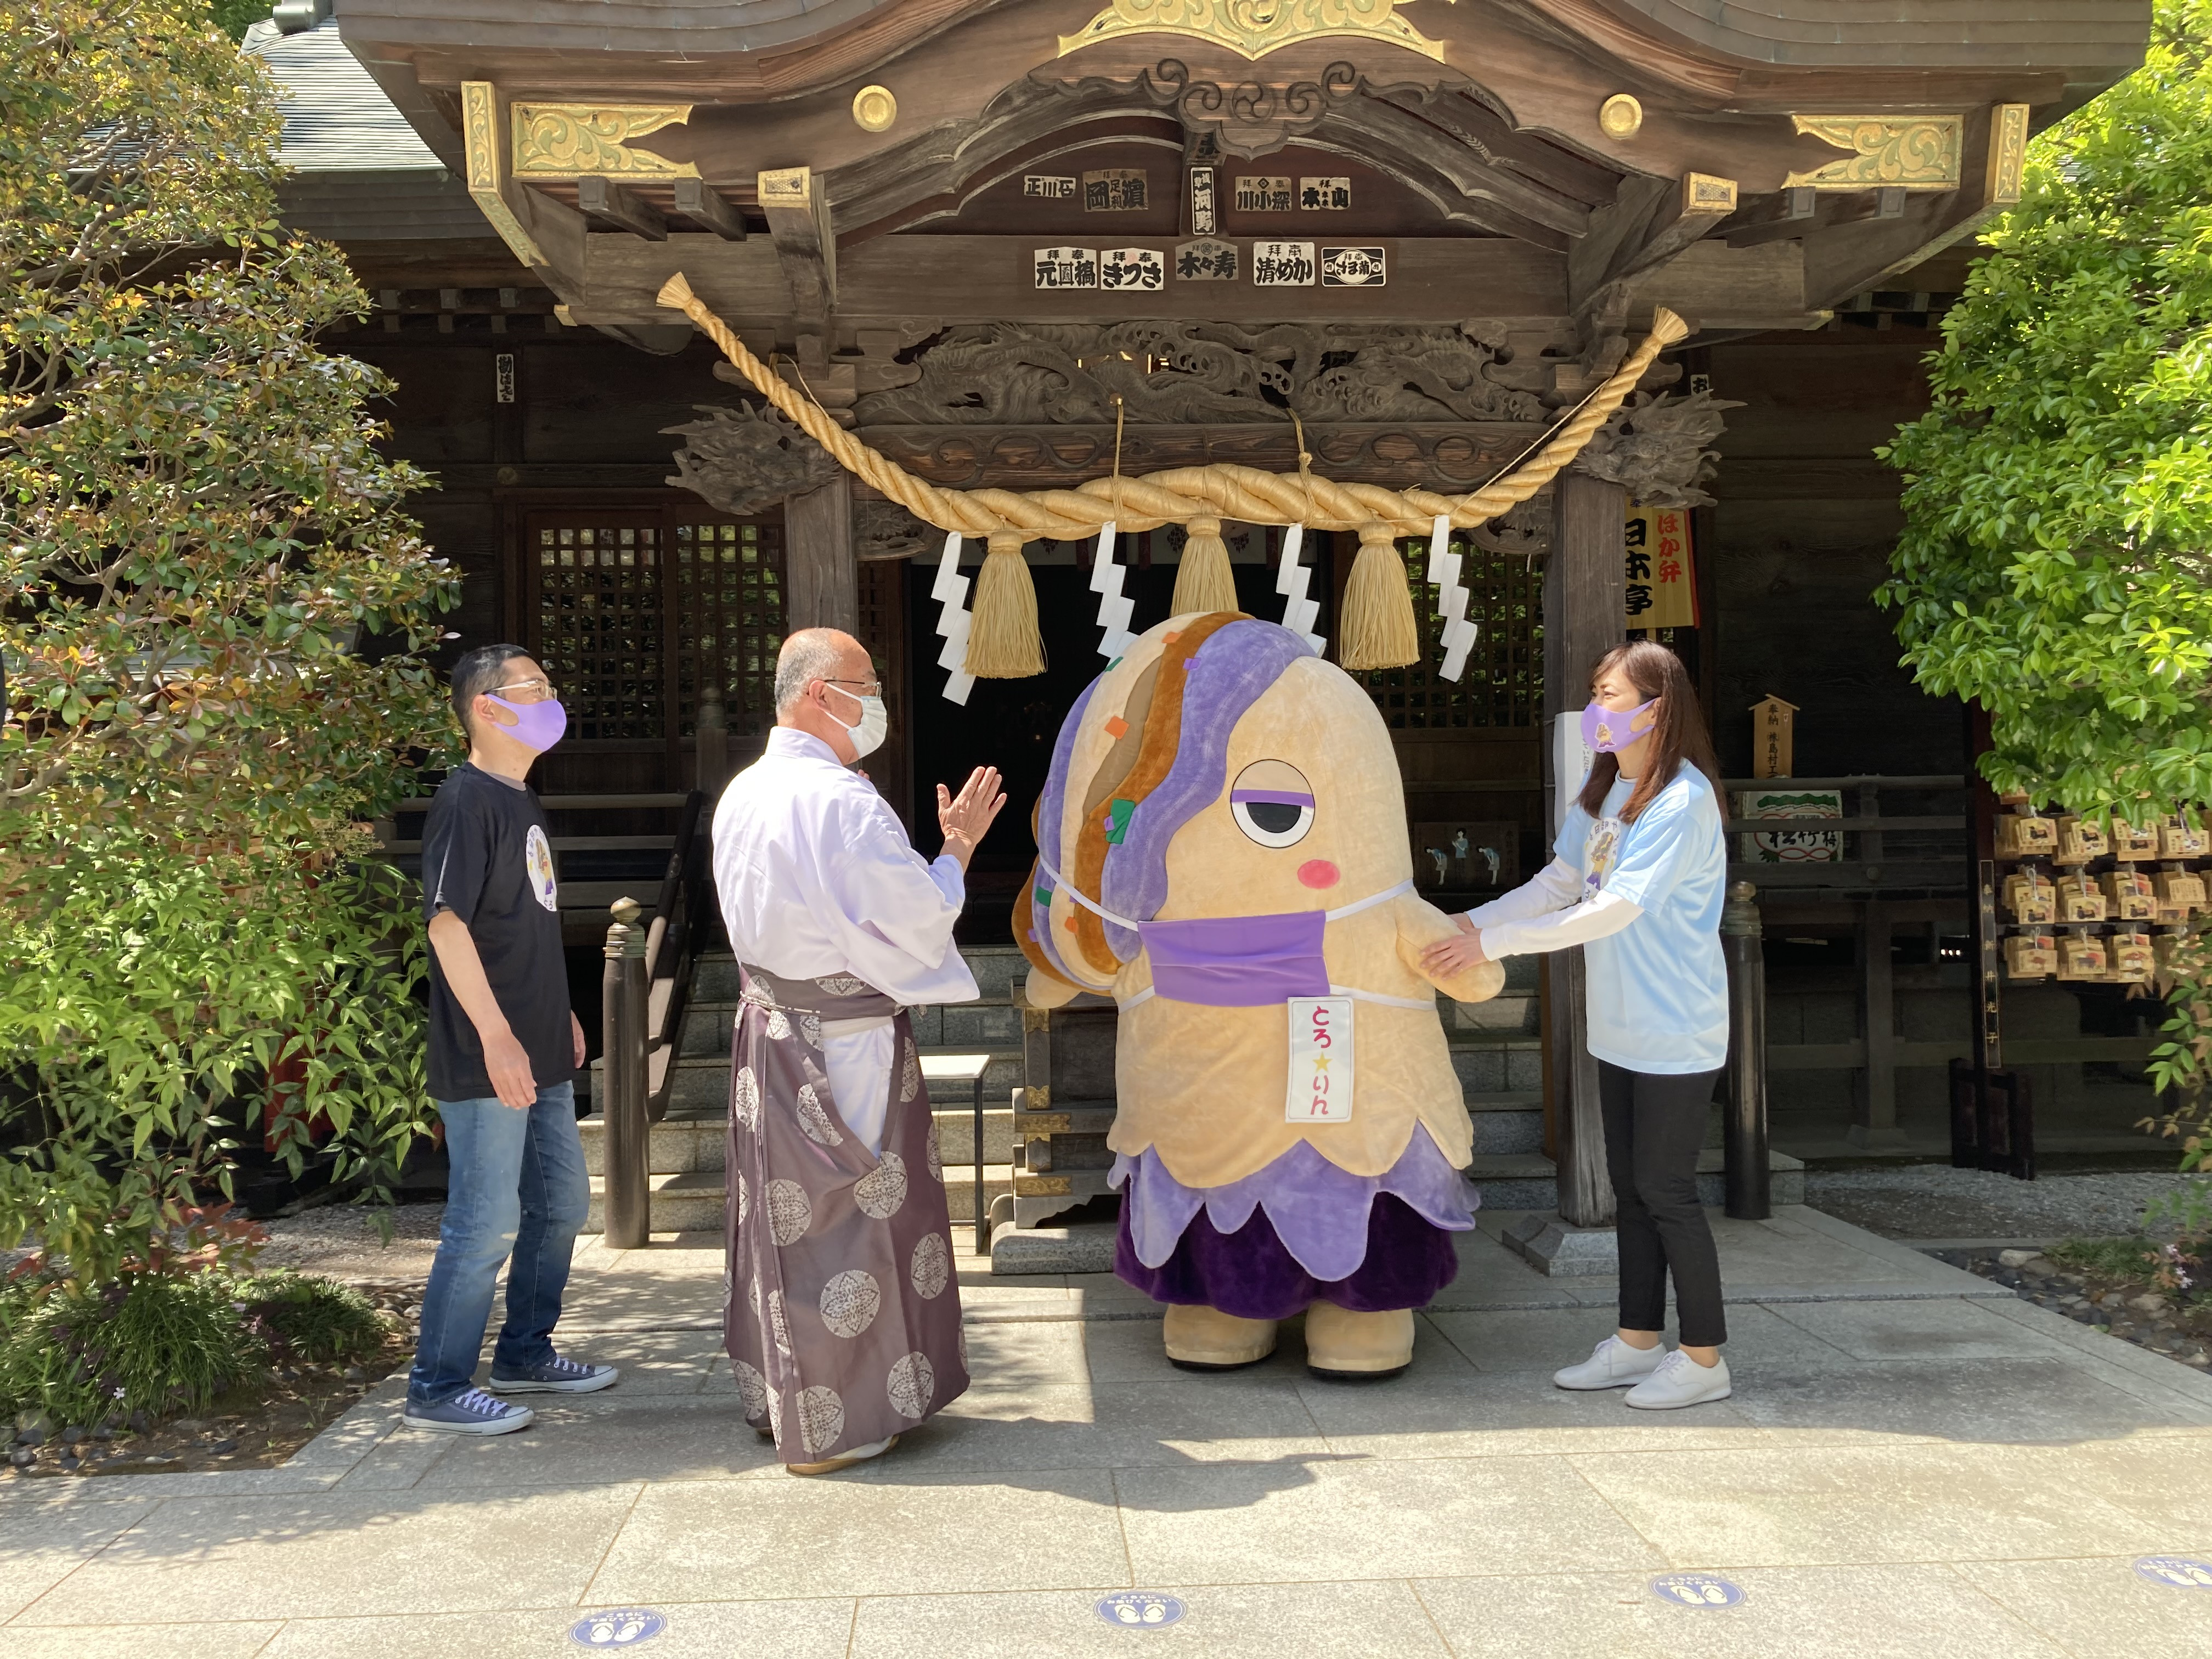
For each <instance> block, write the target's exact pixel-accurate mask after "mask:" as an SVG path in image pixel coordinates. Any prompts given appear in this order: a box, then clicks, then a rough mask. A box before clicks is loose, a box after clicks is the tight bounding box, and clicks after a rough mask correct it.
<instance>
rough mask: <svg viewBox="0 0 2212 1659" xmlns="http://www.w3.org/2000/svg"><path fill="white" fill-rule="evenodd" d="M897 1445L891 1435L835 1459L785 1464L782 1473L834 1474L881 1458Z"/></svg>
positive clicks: (857, 1447)
mask: <svg viewBox="0 0 2212 1659" xmlns="http://www.w3.org/2000/svg"><path fill="white" fill-rule="evenodd" d="M898 1443H899V1437H897V1436H896V1435H892V1436H891V1437H890V1438H889V1439H887V1440H878V1441H875V1442H873V1443H871V1444H869V1445H866V1446H855V1447H854V1448H853V1449H852V1450H850V1451H848V1452H841V1453H839V1454H838V1455H836V1456H835V1457H829V1458H824V1459H823V1461H822V1462H819V1463H786V1464H785V1465H784V1466H783V1472H784V1473H785V1474H836V1473H837V1471H838V1470H840V1469H849V1468H852V1467H853V1465H854V1464H855V1463H865V1462H867V1461H868V1460H869V1459H870V1458H871V1457H881V1456H882V1455H884V1453H885V1452H887V1451H889V1450H890V1449H891V1448H892V1447H894V1446H896V1445H897V1444H898Z"/></svg>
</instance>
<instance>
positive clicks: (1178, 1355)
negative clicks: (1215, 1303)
mask: <svg viewBox="0 0 2212 1659" xmlns="http://www.w3.org/2000/svg"><path fill="white" fill-rule="evenodd" d="M1165 1340H1166V1343H1167V1350H1168V1363H1169V1364H1171V1365H1178V1366H1181V1367H1182V1369H1183V1370H1187V1371H1233V1370H1238V1369H1239V1368H1240V1367H1243V1366H1245V1365H1256V1364H1259V1363H1260V1362H1261V1360H1263V1359H1265V1358H1267V1356H1268V1355H1269V1354H1271V1353H1273V1352H1274V1351H1275V1322H1274V1321H1273V1320H1272V1319H1239V1318H1238V1317H1237V1316H1236V1315H1235V1314H1225V1313H1223V1312H1222V1311H1221V1310H1218V1308H1208V1307H1205V1306H1203V1305H1200V1304H1195V1303H1185V1302H1171V1303H1170V1304H1168V1318H1167V1330H1166V1333H1165Z"/></svg>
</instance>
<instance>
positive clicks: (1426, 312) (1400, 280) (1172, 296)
mask: <svg viewBox="0 0 2212 1659" xmlns="http://www.w3.org/2000/svg"><path fill="white" fill-rule="evenodd" d="M590 240H591V246H590V249H589V257H590V259H591V282H590V295H589V304H588V305H579V306H577V307H574V312H573V314H574V316H575V318H576V319H577V320H578V321H579V322H599V321H606V320H620V321H637V320H653V319H654V313H653V294H654V292H655V291H656V290H657V289H659V287H660V285H661V284H662V283H665V282H666V281H667V280H668V278H669V277H670V276H672V275H674V274H675V273H676V272H677V271H678V270H681V271H683V272H684V275H685V276H686V277H687V278H688V279H689V280H690V283H691V286H692V288H693V289H695V290H696V292H697V293H698V295H699V297H700V298H701V299H702V300H704V301H706V302H707V303H708V305H709V306H711V307H714V310H715V311H716V312H717V313H720V315H721V317H722V318H723V319H724V320H725V321H726V322H728V323H729V324H730V325H731V326H732V327H733V328H745V329H773V330H776V331H779V332H781V334H783V336H784V337H786V338H788V337H789V336H790V334H791V333H792V332H793V331H815V330H818V329H819V327H820V326H821V325H820V323H819V322H818V321H809V320H807V319H806V317H805V313H798V314H797V315H798V321H797V323H796V325H795V326H794V323H793V319H794V313H793V307H792V301H790V300H787V298H786V297H785V294H786V290H785V285H784V283H781V282H780V281H779V280H778V275H779V271H780V270H781V272H782V273H783V274H785V275H788V274H789V273H790V272H791V270H792V268H793V267H792V264H791V263H790V262H789V261H787V260H786V258H785V251H784V249H783V248H782V246H774V247H771V246H769V238H765V237H758V236H757V237H755V238H753V239H752V240H750V242H725V241H722V240H719V239H718V238H714V237H710V236H702V235H697V234H682V233H678V234H675V235H671V237H670V238H669V240H667V241H666V242H665V243H648V242H641V241H638V240H635V239H633V238H630V237H627V236H594V237H592V238H591V239H590ZM1130 240H1137V241H1142V242H1145V243H1146V244H1147V245H1148V246H1158V247H1160V248H1162V249H1164V250H1172V249H1173V247H1174V246H1175V240H1174V239H1173V238H1171V237H1164V236H1159V237H1143V238H1131V239H1130ZM1037 246H1038V242H1037V239H1036V238H1035V237H1033V236H930V235H914V236H878V237H875V238H872V239H871V240H868V241H866V242H861V243H858V244H856V245H854V246H848V247H846V248H844V249H842V250H841V251H840V252H839V253H838V255H837V258H836V273H835V283H836V300H837V307H836V309H837V317H838V319H839V321H840V323H841V324H842V325H854V324H860V323H868V324H871V325H873V324H876V323H878V321H880V322H882V323H886V324H887V323H890V322H894V321H897V322H903V321H905V320H906V319H912V318H915V317H916V316H919V315H926V316H928V317H930V318H933V319H938V320H940V321H942V322H945V323H965V322H975V323H987V322H1023V323H1073V322H1091V321H1096V320H1097V319H1098V318H1099V317H1100V315H1101V314H1102V307H1103V306H1104V305H1106V304H1108V303H1109V302H1110V304H1111V307H1112V311H1111V313H1110V314H1111V315H1113V316H1114V317H1115V318H1116V319H1121V318H1157V319H1183V318H1188V319H1192V320H1194V321H1219V322H1237V323H1275V322H1280V321H1281V320H1283V319H1284V318H1285V317H1291V316H1294V317H1304V318H1312V319H1327V320H1333V321H1343V322H1376V323H1398V322H1438V323H1457V322H1459V321H1460V320H1461V319H1463V318H1465V317H1467V316H1468V315H1469V314H1470V313H1472V312H1476V311H1479V312H1480V313H1481V314H1483V315H1485V316H1487V317H1497V318H1534V319H1558V318H1561V317H1564V316H1565V315H1566V271H1565V264H1566V262H1565V257H1564V256H1562V255H1560V254H1557V253H1550V252H1546V251H1544V250H1543V249H1541V248H1535V247H1531V246H1528V245H1527V244H1526V243H1522V242H1516V241H1509V240H1505V239H1504V238H1500V237H1464V236H1457V237H1450V236H1440V237H1433V238H1420V239H1418V240H1410V239H1409V240H1397V241H1393V242H1389V243H1388V244H1387V245H1386V252H1387V253H1388V256H1389V280H1388V281H1387V282H1386V283H1384V284H1383V286H1382V287H1381V288H1322V287H1318V286H1316V287H1313V288H1298V289H1265V288H1255V287H1254V286H1253V285H1252V284H1251V283H1249V282H1237V283H1188V282H1180V281H1177V280H1176V278H1175V277H1174V276H1170V277H1169V278H1168V282H1167V285H1166V286H1165V287H1164V288H1163V289H1158V290H1157V291H1155V292H1152V293H1122V294H1115V295H1102V293H1101V292H1100V291H1099V290H1097V289H1040V288H1038V287H1037V286H1036V273H1035V263H1036V262H1035V258H1034V255H1035V252H1036V247H1037ZM1242 246H1243V247H1244V248H1245V249H1246V250H1247V251H1248V260H1247V264H1246V268H1247V269H1249V247H1250V246H1251V245H1250V242H1249V240H1246V241H1244V242H1243V243H1242ZM1716 251H1717V252H1722V253H1725V252H1726V250H1725V249H1717V250H1716ZM1753 257H1754V261H1755V258H1756V256H1753ZM804 264H805V262H803V261H802V265H804ZM1801 269H1802V268H1801V267H1800V266H1799V265H1797V264H1796V262H1795V261H1794V260H1791V261H1789V262H1788V272H1789V276H1788V282H1787V289H1788V291H1787V292H1786V293H1780V292H1778V294H1777V295H1776V296H1775V298H1774V300H1773V302H1772V304H1771V306H1769V307H1767V309H1769V310H1770V311H1784V310H1790V309H1794V307H1796V302H1797V299H1798V295H1800V294H1801V293H1802V289H1803V280H1802V275H1801V274H1800V272H1801ZM1668 303H1673V302H1672V301H1668ZM641 308H642V309H641ZM661 315H662V316H663V317H664V318H665V313H662V314H661Z"/></svg>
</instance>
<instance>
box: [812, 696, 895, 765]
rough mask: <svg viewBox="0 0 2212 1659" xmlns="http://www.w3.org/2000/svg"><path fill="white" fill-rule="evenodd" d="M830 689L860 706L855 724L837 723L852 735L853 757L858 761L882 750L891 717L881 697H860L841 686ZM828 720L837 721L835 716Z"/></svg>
mask: <svg viewBox="0 0 2212 1659" xmlns="http://www.w3.org/2000/svg"><path fill="white" fill-rule="evenodd" d="M823 684H825V685H828V684H829V682H828V681H826V680H825V681H823ZM829 689H830V690H832V691H836V692H837V693H839V694H840V695H841V696H848V697H851V698H852V699H853V701H854V702H857V703H858V704H860V720H859V722H858V723H857V724H851V725H848V724H847V723H846V722H845V721H843V720H838V721H837V723H838V724H839V725H840V726H844V727H845V729H846V730H847V731H848V732H851V733H852V734H853V757H854V759H855V760H858V759H859V758H860V757H861V756H863V755H872V754H873V753H874V752H875V751H876V750H878V749H880V748H882V747H883V745H884V733H885V732H888V731H890V724H891V717H890V712H889V711H888V710H886V709H885V708H884V700H883V699H882V698H881V697H863V696H859V695H857V694H856V693H854V692H851V691H848V690H845V688H844V687H843V686H842V685H831V686H830V687H829ZM829 718H830V719H832V720H836V719H837V717H836V715H835V714H832V715H831V716H830V717H829Z"/></svg>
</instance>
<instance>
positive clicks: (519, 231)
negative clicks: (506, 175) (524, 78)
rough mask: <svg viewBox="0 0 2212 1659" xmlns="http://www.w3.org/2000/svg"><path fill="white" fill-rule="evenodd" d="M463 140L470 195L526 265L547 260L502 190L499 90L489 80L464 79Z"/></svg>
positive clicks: (462, 95)
mask: <svg viewBox="0 0 2212 1659" xmlns="http://www.w3.org/2000/svg"><path fill="white" fill-rule="evenodd" d="M461 142H462V143H463V144H464V145H465V146H466V147H467V151H468V169H469V197H470V199H471V201H473V202H475V204H477V208H478V209H480V210H482V211H483V216H484V217H485V218H487V219H489V221H490V222H491V228H493V229H494V230H495V231H497V232H498V233H499V239H500V240H501V241H502V242H505V243H506V244H507V246H508V247H509V248H511V249H512V250H513V252H514V257H515V258H518V259H520V260H521V261H522V263H523V264H526V265H542V264H545V263H546V258H545V255H544V251H543V250H542V249H540V248H539V247H538V244H537V242H536V241H535V240H532V237H531V234H530V233H529V232H528V231H526V230H525V229H524V228H522V222H521V221H520V220H519V219H517V218H516V217H515V216H514V210H513V209H512V208H510V207H508V206H507V197H505V196H503V195H501V193H500V177H499V94H498V91H497V89H496V88H494V87H493V85H492V83H491V82H489V81H464V82H461Z"/></svg>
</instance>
